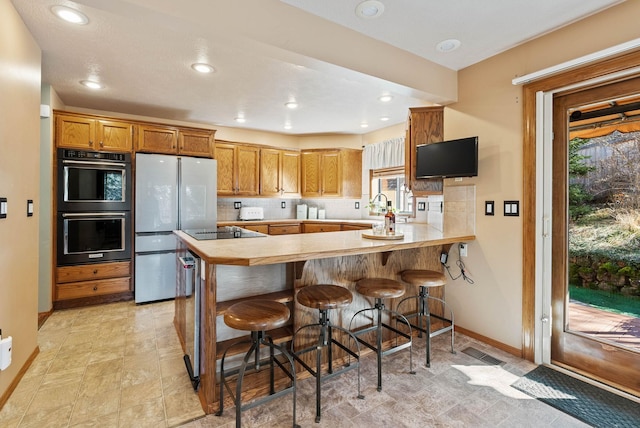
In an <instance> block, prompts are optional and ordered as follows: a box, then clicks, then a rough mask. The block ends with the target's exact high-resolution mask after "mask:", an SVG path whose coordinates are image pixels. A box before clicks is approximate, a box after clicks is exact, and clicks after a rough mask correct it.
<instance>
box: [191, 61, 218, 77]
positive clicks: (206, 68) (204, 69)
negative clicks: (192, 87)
mask: <svg viewBox="0 0 640 428" xmlns="http://www.w3.org/2000/svg"><path fill="white" fill-rule="evenodd" d="M191 68H193V69H194V70H195V71H197V72H198V73H205V74H206V73H213V72H214V71H216V69H215V68H213V66H212V65H209V64H205V63H204V62H196V63H195V64H191Z"/></svg>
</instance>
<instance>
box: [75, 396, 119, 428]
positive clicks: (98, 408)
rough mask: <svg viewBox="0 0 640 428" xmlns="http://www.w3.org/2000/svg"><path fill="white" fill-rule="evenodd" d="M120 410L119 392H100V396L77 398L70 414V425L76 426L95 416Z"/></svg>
mask: <svg viewBox="0 0 640 428" xmlns="http://www.w3.org/2000/svg"><path fill="white" fill-rule="evenodd" d="M119 408H120V390H119V389H112V390H108V391H101V393H100V394H93V395H89V396H81V397H79V398H78V400H77V402H76V404H75V406H74V408H73V412H72V414H71V423H72V424H77V423H79V422H83V421H86V420H89V419H93V418H95V417H96V416H101V415H109V414H111V413H115V412H117V411H118V409H119Z"/></svg>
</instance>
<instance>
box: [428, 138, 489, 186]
mask: <svg viewBox="0 0 640 428" xmlns="http://www.w3.org/2000/svg"><path fill="white" fill-rule="evenodd" d="M416 156H417V157H416V178H435V177H439V178H450V177H475V176H477V175H478V137H467V138H459V139H457V140H448V141H442V142H439V143H431V144H421V145H419V146H417V147H416Z"/></svg>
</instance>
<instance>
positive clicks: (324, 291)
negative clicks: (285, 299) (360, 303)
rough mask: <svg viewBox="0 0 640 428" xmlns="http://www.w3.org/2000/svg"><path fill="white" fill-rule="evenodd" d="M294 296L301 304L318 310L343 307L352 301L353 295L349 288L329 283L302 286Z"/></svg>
mask: <svg viewBox="0 0 640 428" xmlns="http://www.w3.org/2000/svg"><path fill="white" fill-rule="evenodd" d="M296 298H297V299H298V303H300V304H301V305H302V306H306V307H307V308H313V309H320V310H327V309H336V308H343V307H345V306H348V305H349V304H350V303H351V301H353V295H352V294H351V292H350V291H349V290H347V289H346V288H344V287H340V286H338V285H331V284H317V285H310V286H308V287H304V288H303V289H302V290H300V291H299V292H298V295H297V296H296Z"/></svg>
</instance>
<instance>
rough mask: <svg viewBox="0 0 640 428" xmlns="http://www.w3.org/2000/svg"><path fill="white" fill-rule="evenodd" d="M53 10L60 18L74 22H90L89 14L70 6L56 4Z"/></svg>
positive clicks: (79, 23) (80, 23)
mask: <svg viewBox="0 0 640 428" xmlns="http://www.w3.org/2000/svg"><path fill="white" fill-rule="evenodd" d="M51 12H53V14H54V15H56V16H57V17H58V18H60V19H62V20H64V21H67V22H70V23H72V24H78V25H85V24H88V23H89V18H87V15H85V14H84V13H82V12H80V11H78V10H75V9H71V8H70V7H66V6H60V5H56V6H53V7H52V8H51Z"/></svg>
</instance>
